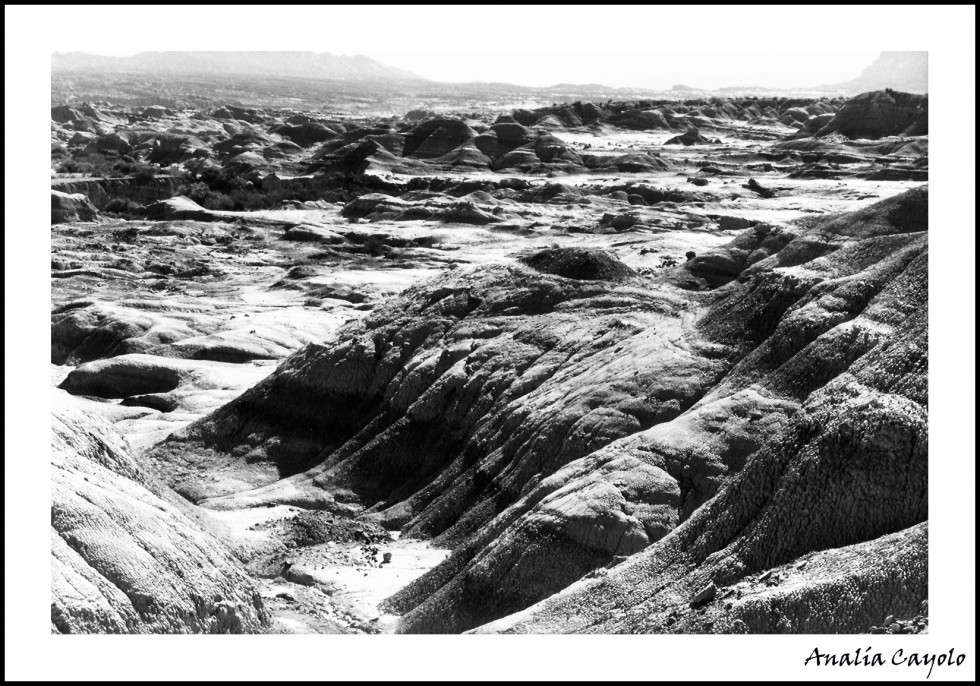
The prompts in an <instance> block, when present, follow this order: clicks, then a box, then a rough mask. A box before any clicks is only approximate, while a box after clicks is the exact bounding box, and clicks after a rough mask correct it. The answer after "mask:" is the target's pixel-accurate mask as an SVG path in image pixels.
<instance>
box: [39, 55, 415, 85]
mask: <svg viewBox="0 0 980 686" xmlns="http://www.w3.org/2000/svg"><path fill="white" fill-rule="evenodd" d="M51 71H52V74H56V75H57V74H70V73H88V74H92V73H102V74H141V73H146V74H152V75H153V76H157V77H159V76H165V75H171V76H189V75H212V76H217V75H223V74H227V75H240V76H245V75H250V76H266V77H275V76H278V77H299V78H304V79H323V80H329V81H345V82H356V81H370V82H388V83H419V84H421V83H427V82H428V79H423V78H422V77H420V76H416V75H415V74H412V73H411V72H408V71H405V70H403V69H396V68H395V67H391V66H388V65H387V64H383V63H381V62H378V61H377V60H373V59H371V58H369V57H365V56H364V55H355V56H352V57H351V56H344V55H332V54H330V53H328V52H321V53H314V52H177V51H174V52H142V53H139V54H137V55H132V56H129V57H108V56H104V55H90V54H87V53H80V52H69V53H59V52H56V53H54V54H53V55H52V56H51Z"/></svg>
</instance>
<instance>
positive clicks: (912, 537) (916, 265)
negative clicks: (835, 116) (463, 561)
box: [408, 190, 928, 633]
mask: <svg viewBox="0 0 980 686" xmlns="http://www.w3.org/2000/svg"><path fill="white" fill-rule="evenodd" d="M925 200H926V196H925V192H924V190H923V191H912V192H910V193H907V194H904V195H903V196H899V197H898V198H893V199H890V200H888V201H885V202H882V203H878V204H877V205H875V206H872V207H871V208H869V209H868V210H867V211H864V212H862V213H854V214H853V215H849V216H845V217H840V218H838V219H837V220H834V221H830V222H827V221H823V222H817V225H816V226H815V227H813V229H812V233H810V234H809V236H810V237H811V238H813V237H815V236H816V235H823V236H824V237H825V238H827V237H828V234H834V235H835V236H836V240H837V241H838V242H839V244H838V245H837V246H835V247H832V248H831V249H830V250H828V251H826V252H825V251H823V250H820V251H818V252H822V253H823V256H822V257H816V258H814V257H813V255H812V252H813V251H812V249H810V248H808V249H806V250H805V251H804V252H806V253H810V259H807V260H805V261H803V260H799V259H798V258H792V259H790V260H788V262H790V263H797V262H802V264H799V265H798V266H793V267H789V268H786V267H782V268H780V267H778V266H776V265H775V263H776V262H777V261H778V259H779V255H781V254H782V251H780V253H777V255H775V256H773V257H772V258H770V260H772V262H770V265H768V267H769V268H768V269H767V268H766V267H765V266H763V263H759V266H758V267H757V268H756V269H755V270H754V271H755V273H754V274H753V275H751V276H747V277H746V278H744V280H743V282H742V283H737V284H735V283H733V284H732V287H729V288H726V290H727V293H725V294H724V295H723V298H722V300H721V301H719V303H718V306H717V307H715V308H713V309H712V311H711V312H710V313H709V315H708V316H706V317H705V318H704V319H703V320H702V322H701V326H702V327H703V328H705V329H706V330H707V331H708V332H710V334H711V335H712V336H713V337H714V338H715V339H720V340H741V341H751V340H753V339H755V340H758V341H760V344H759V345H758V346H757V347H755V349H754V350H753V351H752V352H750V353H749V354H748V355H747V356H746V357H745V358H743V360H742V361H741V362H740V363H739V364H738V365H736V366H735V368H734V369H733V370H732V372H730V373H729V374H728V375H727V376H726V378H725V380H724V381H723V382H722V383H721V384H719V385H718V387H717V388H716V389H714V390H713V391H712V392H711V393H710V394H709V395H708V396H707V397H706V398H705V399H704V400H702V401H701V403H699V405H697V406H696V407H695V408H693V409H692V410H691V411H689V412H688V413H687V414H686V415H684V416H683V417H681V418H679V419H678V420H675V423H676V422H678V421H683V420H684V419H686V418H687V417H688V416H690V415H695V416H696V415H697V413H699V412H707V411H709V409H710V408H712V407H713V406H717V405H718V404H719V403H722V402H726V401H733V400H734V399H736V398H738V397H739V396H741V395H744V394H747V393H751V394H755V393H758V394H763V395H764V396H765V397H767V398H769V399H770V400H769V401H770V402H781V403H786V404H788V406H790V407H794V409H795V412H793V413H792V414H791V415H789V421H787V422H784V423H783V424H782V426H780V427H775V428H774V429H773V430H771V431H767V432H766V434H768V435H762V436H759V435H757V440H758V439H762V440H761V441H760V444H759V447H758V448H757V449H755V450H752V451H751V452H750V454H749V455H748V456H747V459H746V464H745V466H744V468H743V469H742V470H741V471H740V472H739V473H738V474H737V475H734V476H732V477H731V478H730V479H728V480H727V482H726V483H724V484H723V485H722V487H721V490H720V491H719V493H718V495H717V496H715V497H714V498H713V499H711V500H710V501H709V502H708V503H706V504H705V505H704V506H703V507H701V508H700V509H698V510H697V511H695V512H694V513H693V514H692V515H691V516H690V518H688V519H687V520H686V521H685V522H683V523H682V524H681V525H680V526H679V527H678V528H676V529H675V530H674V531H672V532H671V533H670V534H669V535H667V536H666V537H664V538H663V539H661V540H660V541H659V542H657V543H655V544H654V545H652V546H650V547H648V548H647V549H645V550H644V551H643V552H642V553H639V554H638V555H636V556H635V557H633V558H631V559H630V560H628V561H626V562H625V563H623V564H622V565H621V566H619V567H616V568H615V569H612V570H610V571H606V570H602V572H603V573H602V574H596V575H593V576H594V577H596V578H593V579H587V580H583V581H581V582H579V583H576V584H575V585H574V586H573V587H571V588H569V589H568V590H567V591H565V592H564V593H560V594H558V595H555V596H553V597H551V598H549V599H547V600H545V601H543V602H541V603H539V604H538V605H535V606H533V607H532V608H530V609H528V610H526V611H524V612H521V613H519V614H516V615H514V616H512V617H509V618H506V619H502V620H500V621H498V622H496V623H492V624H489V625H487V626H485V627H483V628H482V629H481V631H515V632H546V631H559V632H602V633H605V632H665V631H669V632H686V633H689V632H722V633H743V632H752V633H756V632H761V633H789V632H799V633H826V632H865V631H867V630H868V629H869V628H870V627H871V626H873V625H875V624H877V623H878V622H880V621H881V619H882V618H883V617H886V616H888V615H890V614H891V615H894V616H896V617H908V616H912V615H913V614H917V613H918V612H919V608H920V606H921V602H922V600H924V599H925V598H926V595H927V588H928V586H927V524H926V519H927V510H928V508H927V454H928V430H927V414H926V413H927V406H928V400H927V377H926V372H927V352H928V349H927V335H926V332H927V328H926V327H927V249H926V237H925V234H924V233H922V232H920V231H917V230H916V229H920V228H922V227H921V225H919V224H917V222H915V221H908V218H909V217H910V216H912V217H914V216H916V215H918V214H919V213H920V212H924V210H925ZM887 218H891V219H892V221H888V220H887ZM883 220H884V221H883ZM845 227H850V230H846V229H845ZM824 232H827V233H824ZM797 240H799V239H797ZM794 242H795V241H794ZM830 242H834V240H830ZM792 245H793V242H791V243H790V244H789V245H788V246H787V247H790V246H792ZM780 270H781V271H782V273H780ZM777 284H779V285H777ZM780 291H782V292H784V293H793V292H795V293H797V294H798V295H796V296H794V297H793V299H794V300H795V302H793V303H792V304H791V305H790V306H789V307H788V308H781V309H784V310H785V312H784V314H782V316H781V317H779V319H778V321H774V320H773V319H772V318H771V317H769V316H765V315H764V314H763V311H762V310H760V309H759V306H760V304H762V303H764V302H768V303H770V304H771V303H773V302H774V301H775V300H777V299H778V297H779V293H780ZM753 315H754V316H753ZM759 315H762V316H759ZM766 321H770V322H772V324H770V325H769V326H766V324H765V322H766ZM759 322H761V326H762V327H763V330H761V331H760V330H759V328H760V324H759ZM752 418H753V415H751V414H750V415H749V419H750V421H751V419H752ZM756 421H764V417H758V416H757V417H756ZM662 430H663V429H662V427H655V428H654V429H652V430H650V431H648V432H646V434H647V436H643V435H642V434H641V435H640V436H637V437H630V438H629V439H626V440H623V441H619V442H617V443H614V444H612V445H611V446H608V447H607V448H605V449H603V450H601V451H599V453H600V454H603V453H605V454H608V453H610V452H612V451H614V450H617V449H618V450H626V449H632V450H634V451H635V450H640V451H643V452H645V453H647V455H648V456H649V457H648V458H647V459H648V461H649V460H650V458H651V457H652V458H653V459H656V458H657V457H658V455H659V454H662V452H663V447H662V444H658V443H657V442H655V441H651V440H650V438H652V437H653V436H654V435H656V434H658V433H659V432H660V431H662ZM727 433H728V434H729V435H730V436H731V437H733V438H734V437H735V436H736V435H735V434H734V433H733V432H727ZM686 438H687V440H690V434H687V436H686ZM676 445H677V443H676V442H675V443H674V445H672V446H671V447H675V446H676ZM590 458H591V459H597V458H596V456H590ZM590 458H586V459H590ZM429 602H431V601H429ZM425 609H426V606H425V604H423V605H422V606H420V607H419V608H418V609H417V610H416V611H415V612H414V613H413V614H414V615H416V616H414V617H413V615H412V614H410V615H409V617H408V620H409V622H408V627H409V628H414V627H418V626H420V625H423V624H422V623H423V622H425V621H426V620H428V621H429V622H433V621H436V620H434V612H433V611H432V610H433V609H434V608H432V609H430V610H429V611H428V612H426V611H425ZM443 610H445V608H443ZM423 626H424V625H423Z"/></svg>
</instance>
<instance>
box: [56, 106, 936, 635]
mask: <svg viewBox="0 0 980 686" xmlns="http://www.w3.org/2000/svg"><path fill="white" fill-rule="evenodd" d="M51 120H52V121H51V155H52V157H51V161H52V174H51V211H52V227H51V275H52V309H51V363H52V366H51V386H52V391H51V393H52V403H53V408H54V409H53V418H52V426H53V434H52V436H53V438H52V441H53V442H52V464H53V469H52V472H53V479H54V480H53V485H52V514H51V523H52V565H53V566H52V574H53V579H52V594H53V595H52V601H51V630H52V632H57V633H89V632H133V633H150V632H168V633H169V632H178V633H180V632H205V633H390V632H402V633H459V632H466V631H474V632H479V633H486V632H510V633H529V632H537V633H552V632H603V633H629V632H633V633H637V632H643V633H869V632H870V633H920V632H923V631H926V630H927V628H928V627H927V625H928V604H927V603H928V601H927V551H928V546H927V539H928V524H927V519H928V517H927V511H928V501H927V457H928V429H927V408H928V396H927V357H928V347H927V307H928V300H927V284H928V272H927V255H928V233H927V217H928V190H927V183H926V182H927V179H928V99H927V96H924V95H916V94H909V93H902V92H895V91H887V90H883V91H872V92H867V93H863V94H860V95H857V96H855V97H852V98H843V97H832V98H829V97H828V98H817V99H812V98H811V99H807V98H794V99H790V98H777V97H771V98H768V97H754V98H750V97H746V98H712V99H704V100H685V101H680V100H659V101H652V100H647V101H623V102H620V101H603V102H581V101H579V102H573V103H564V104H562V103H556V104H554V105H550V106H545V107H538V108H536V109H513V110H506V111H501V112H489V111H487V110H486V109H485V108H484V109H482V110H479V111H472V110H457V111H451V110H446V111H440V112H438V113H437V112H435V111H431V110H426V109H417V110H412V111H407V112H406V113H404V115H399V116H383V117H382V116H364V117H354V116H344V117H341V116H331V115H327V114H324V113H323V112H315V111H298V110H290V109H284V108H262V109H253V108H248V107H239V106H235V105H233V104H228V105H223V106H220V107H206V108H203V109H177V108H168V107H165V106H162V105H156V106H148V107H131V106H127V107H123V106H119V105H109V104H106V103H100V102H94V103H91V102H85V103H82V102H72V103H71V104H58V105H56V106H54V107H52V109H51Z"/></svg>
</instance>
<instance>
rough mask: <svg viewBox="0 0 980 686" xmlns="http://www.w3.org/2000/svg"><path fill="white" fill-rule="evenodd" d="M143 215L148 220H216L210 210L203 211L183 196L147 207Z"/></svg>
mask: <svg viewBox="0 0 980 686" xmlns="http://www.w3.org/2000/svg"><path fill="white" fill-rule="evenodd" d="M145 214H146V217H147V218H148V219H192V220H197V221H214V220H215V219H216V217H215V214H214V213H213V212H212V211H211V210H206V209H204V208H203V207H201V206H200V205H198V204H197V203H196V202H194V201H193V200H191V199H190V198H188V197H185V196H183V195H178V196H176V197H173V198H168V199H167V200H160V201H159V202H155V203H153V204H152V205H148V206H147V207H146V209H145Z"/></svg>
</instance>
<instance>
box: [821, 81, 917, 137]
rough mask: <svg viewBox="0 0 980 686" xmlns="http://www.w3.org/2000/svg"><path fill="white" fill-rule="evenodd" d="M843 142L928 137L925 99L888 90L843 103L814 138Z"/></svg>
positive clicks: (863, 95) (860, 96) (865, 94)
mask: <svg viewBox="0 0 980 686" xmlns="http://www.w3.org/2000/svg"><path fill="white" fill-rule="evenodd" d="M834 133H836V134H840V135H842V136H846V137H847V138H884V137H886V136H924V135H926V134H928V133H929V96H927V95H917V94H913V93H899V92H898V91H893V90H890V89H885V90H883V91H871V92H870V93H862V94H861V95H858V96H855V97H853V98H851V99H850V100H848V101H847V102H845V103H844V105H843V106H842V107H841V108H840V110H838V112H837V114H836V115H834V118H833V119H831V120H830V121H829V122H827V123H826V124H825V125H824V126H823V128H821V129H820V130H819V131H817V133H816V135H817V136H828V135H830V134H834Z"/></svg>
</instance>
